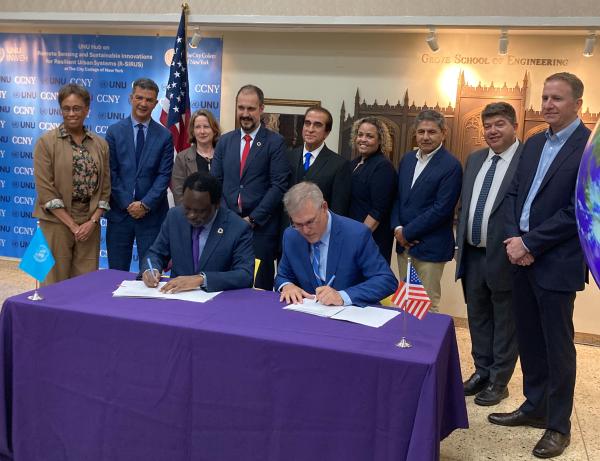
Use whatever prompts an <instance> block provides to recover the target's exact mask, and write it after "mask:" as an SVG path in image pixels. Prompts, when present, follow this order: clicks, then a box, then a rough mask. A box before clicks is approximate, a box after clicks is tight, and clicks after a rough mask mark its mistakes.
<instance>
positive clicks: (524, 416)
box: [488, 72, 590, 458]
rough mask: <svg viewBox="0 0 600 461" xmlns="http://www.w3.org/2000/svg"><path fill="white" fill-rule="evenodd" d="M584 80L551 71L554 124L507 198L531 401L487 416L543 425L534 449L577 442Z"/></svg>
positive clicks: (532, 143) (546, 454)
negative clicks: (578, 197)
mask: <svg viewBox="0 0 600 461" xmlns="http://www.w3.org/2000/svg"><path fill="white" fill-rule="evenodd" d="M582 96H583V83H582V82H581V80H580V79H579V78H578V77H577V76H575V75H573V74H570V73H567V72H560V73H557V74H553V75H551V76H549V77H548V78H547V79H546V80H545V82H544V89H543V92H542V115H543V117H544V120H545V121H546V122H547V123H548V125H549V128H548V129H547V130H546V131H545V132H543V133H540V134H537V135H535V136H532V137H531V138H530V139H528V140H527V142H526V143H525V146H524V147H523V154H522V156H521V161H520V163H519V166H518V168H517V171H516V173H515V176H514V180H513V183H512V184H511V187H510V189H509V192H508V194H507V197H506V202H507V206H506V210H507V223H506V224H507V227H506V231H507V233H506V236H507V237H508V238H507V239H506V240H505V241H504V244H505V245H506V253H507V256H508V259H509V261H510V262H511V263H512V264H513V265H514V270H513V284H512V288H513V294H514V299H513V307H514V314H515V324H516V330H517V338H518V343H519V354H520V356H521V367H522V370H523V393H524V395H525V398H526V400H525V402H524V403H523V404H522V405H521V406H520V407H519V408H518V409H517V410H515V411H513V412H511V413H492V414H491V415H489V417H488V419H489V421H490V422H491V423H493V424H499V425H503V426H533V427H541V428H545V429H546V431H545V433H544V435H543V437H542V438H541V439H540V440H539V442H538V443H537V445H536V446H535V447H534V449H533V455H534V456H537V457H539V458H552V457H555V456H558V455H560V454H561V453H562V452H563V451H564V450H565V448H566V447H567V446H568V445H569V443H570V440H571V422H570V417H571V411H572V408H573V393H574V390H575V374H576V363H575V345H574V344H573V335H574V328H573V307H574V302H575V294H576V292H577V291H581V290H583V288H584V284H585V280H586V274H587V269H586V265H585V260H584V257H583V252H582V250H581V246H580V243H579V237H578V234H577V222H576V219H575V184H576V181H577V174H578V169H579V163H580V161H581V155H582V153H583V150H584V148H585V145H586V142H587V140H588V138H589V135H590V130H588V129H587V128H586V127H585V125H584V124H583V123H582V122H581V120H580V119H579V117H578V112H579V110H580V109H581V105H582Z"/></svg>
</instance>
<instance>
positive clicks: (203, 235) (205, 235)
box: [198, 209, 219, 288]
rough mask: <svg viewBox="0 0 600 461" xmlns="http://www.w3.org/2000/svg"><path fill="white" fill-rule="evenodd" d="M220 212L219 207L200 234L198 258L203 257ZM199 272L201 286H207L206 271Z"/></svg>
mask: <svg viewBox="0 0 600 461" xmlns="http://www.w3.org/2000/svg"><path fill="white" fill-rule="evenodd" d="M218 212H219V210H218V209H217V211H216V213H215V214H214V216H213V217H212V219H211V220H210V221H209V222H207V223H206V224H205V225H204V228H203V229H202V232H200V235H199V236H198V258H201V257H202V252H203V251H204V247H205V246H206V241H207V240H208V236H209V235H210V230H211V229H212V225H213V223H214V222H215V218H216V217H217V213H218ZM199 274H200V275H201V276H202V280H203V282H202V285H200V288H206V274H204V272H200V273H199Z"/></svg>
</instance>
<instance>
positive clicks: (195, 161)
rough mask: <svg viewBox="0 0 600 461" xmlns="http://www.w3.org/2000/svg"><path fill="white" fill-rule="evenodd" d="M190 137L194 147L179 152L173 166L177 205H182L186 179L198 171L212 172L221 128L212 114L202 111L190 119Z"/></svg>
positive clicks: (174, 198) (172, 187) (172, 181)
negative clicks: (212, 163)
mask: <svg viewBox="0 0 600 461" xmlns="http://www.w3.org/2000/svg"><path fill="white" fill-rule="evenodd" d="M189 136H190V139H189V141H190V143H191V144H192V145H191V146H190V147H188V148H187V149H185V150H182V151H181V152H179V153H178V154H177V157H175V163H174V164H173V173H172V176H171V192H173V200H174V201H175V205H180V204H181V201H182V200H183V183H184V181H185V178H187V177H188V176H189V175H191V174H192V173H195V172H197V171H206V172H209V171H210V164H211V162H212V158H213V155H214V152H215V146H216V145H217V141H218V140H219V137H220V136H221V127H220V126H219V122H217V119H215V116H214V115H213V114H212V112H210V111H208V110H205V109H200V110H197V111H196V112H194V113H193V114H192V116H191V118H190V127H189Z"/></svg>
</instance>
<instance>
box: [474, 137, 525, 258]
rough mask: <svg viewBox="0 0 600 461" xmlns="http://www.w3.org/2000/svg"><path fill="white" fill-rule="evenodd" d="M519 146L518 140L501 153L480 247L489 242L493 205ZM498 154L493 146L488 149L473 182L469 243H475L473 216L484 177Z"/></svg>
mask: <svg viewBox="0 0 600 461" xmlns="http://www.w3.org/2000/svg"><path fill="white" fill-rule="evenodd" d="M518 147H519V141H518V140H516V141H515V142H514V143H513V144H512V145H511V146H510V147H509V148H508V149H506V150H505V151H504V152H502V153H499V154H498V155H499V156H500V159H499V160H498V163H496V172H495V173H494V180H493V181H492V185H491V187H490V192H489V194H488V196H487V201H486V202H485V208H484V209H483V220H482V222H481V242H480V243H479V245H477V246H478V247H483V248H485V246H486V243H487V228H488V221H489V219H490V214H491V212H492V207H493V206H494V202H495V201H496V197H497V196H498V191H499V190H500V186H501V185H502V181H503V180H504V176H505V175H506V171H507V170H508V167H509V165H510V162H511V161H512V158H513V156H514V155H515V152H516V151H517V148H518ZM494 155H496V152H494V151H493V150H492V149H491V148H490V149H489V151H488V155H487V158H486V159H485V162H483V165H482V166H481V168H480V169H479V172H478V173H477V176H476V177H475V183H474V184H473V191H472V193H471V204H470V206H469V221H468V226H467V241H468V242H469V244H471V245H472V244H473V239H472V235H471V234H472V232H473V217H474V216H475V208H476V207H477V200H478V199H479V194H480V193H481V186H482V185H483V179H484V178H485V175H486V173H487V172H488V170H489V169H490V167H491V166H492V157H493V156H494Z"/></svg>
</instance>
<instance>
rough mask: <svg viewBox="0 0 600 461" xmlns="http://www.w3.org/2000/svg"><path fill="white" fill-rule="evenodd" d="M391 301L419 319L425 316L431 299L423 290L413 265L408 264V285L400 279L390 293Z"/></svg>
mask: <svg viewBox="0 0 600 461" xmlns="http://www.w3.org/2000/svg"><path fill="white" fill-rule="evenodd" d="M392 302H393V303H394V304H395V305H396V306H398V307H401V308H403V309H405V310H406V312H408V313H409V314H412V315H414V316H415V317H416V318H418V319H419V320H421V319H422V318H423V317H424V316H425V314H426V313H427V311H428V310H429V308H430V307H431V299H429V296H427V292H426V291H425V288H423V284H422V283H421V280H419V276H418V275H417V271H416V270H415V268H414V267H413V266H410V279H409V283H408V285H407V283H406V282H405V281H404V280H400V283H399V284H398V289H397V290H396V292H395V293H394V294H393V295H392ZM405 303H406V305H405ZM403 306H404V307H403Z"/></svg>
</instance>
